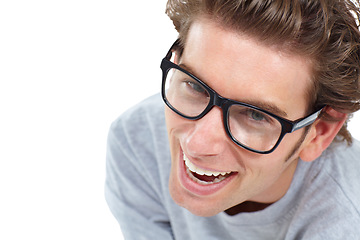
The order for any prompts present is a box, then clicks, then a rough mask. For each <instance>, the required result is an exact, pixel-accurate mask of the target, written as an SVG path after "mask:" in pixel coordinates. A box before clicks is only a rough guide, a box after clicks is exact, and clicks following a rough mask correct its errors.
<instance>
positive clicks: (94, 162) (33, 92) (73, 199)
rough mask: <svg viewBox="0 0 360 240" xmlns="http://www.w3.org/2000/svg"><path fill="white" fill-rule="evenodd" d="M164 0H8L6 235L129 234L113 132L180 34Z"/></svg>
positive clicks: (1, 31)
mask: <svg viewBox="0 0 360 240" xmlns="http://www.w3.org/2000/svg"><path fill="white" fill-rule="evenodd" d="M165 3H166V0H161V1H160V0H157V1H146V0H140V1H119V0H117V1H115V0H102V1H100V0H86V1H85V0H63V1H47V0H43V1H40V0H34V1H25V0H21V1H18V0H12V1H2V2H1V3H0V226H1V227H0V239H6V240H7V239H39V240H40V239H121V238H122V237H121V232H120V229H119V227H118V224H117V222H116V220H115V219H114V218H113V216H112V215H111V213H110V211H109V210H108V208H107V205H106V203H105V200H104V197H103V195H104V194H103V186H104V178H105V147H106V136H107V131H108V128H109V125H110V123H111V122H112V121H113V120H114V119H115V118H116V117H117V116H118V115H119V114H120V113H121V112H123V111H124V110H125V109H127V108H129V107H131V106H132V105H134V104H135V103H137V102H138V101H140V100H141V99H143V98H145V97H147V96H149V95H152V94H154V93H156V92H158V91H159V88H160V79H161V72H160V68H159V65H160V61H161V59H162V57H163V56H164V55H165V54H166V52H167V50H168V48H169V47H170V45H171V44H172V42H173V41H174V40H175V39H176V36H177V33H176V31H175V30H174V28H173V26H172V23H171V21H170V20H169V19H168V18H167V16H166V15H165V14H164V10H165ZM355 122H357V123H360V117H359V114H357V115H356V116H355V118H354V119H353V120H352V124H351V130H352V132H353V134H354V135H355V136H356V137H357V138H358V139H360V129H359V127H358V128H357V129H356V127H355Z"/></svg>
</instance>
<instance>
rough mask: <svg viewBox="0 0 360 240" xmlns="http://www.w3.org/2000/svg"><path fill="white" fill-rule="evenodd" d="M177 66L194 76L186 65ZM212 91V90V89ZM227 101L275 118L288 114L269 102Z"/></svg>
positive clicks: (284, 116)
mask: <svg viewBox="0 0 360 240" xmlns="http://www.w3.org/2000/svg"><path fill="white" fill-rule="evenodd" d="M178 66H179V67H181V68H183V69H185V70H186V71H188V72H189V73H191V74H192V75H194V76H196V75H195V74H194V71H193V69H192V68H191V67H190V66H188V65H186V64H184V63H180V64H179V65H178ZM196 77H197V76H196ZM201 81H203V80H201ZM203 82H204V81H203ZM204 83H205V84H206V85H208V84H207V83H206V82H204ZM208 87H209V85H208ZM209 88H210V87H209ZM213 90H214V89H213ZM214 91H215V90H214ZM215 92H216V91H215ZM219 95H220V94H219ZM220 96H221V95H220ZM229 100H232V101H236V102H241V103H246V104H249V105H251V106H254V107H257V108H260V109H262V110H265V111H267V112H270V113H272V114H275V115H277V116H279V117H282V118H286V117H288V114H287V113H286V112H285V111H284V110H282V109H280V108H279V107H277V106H276V105H275V104H273V103H270V102H263V101H257V100H242V101H237V100H233V99H229Z"/></svg>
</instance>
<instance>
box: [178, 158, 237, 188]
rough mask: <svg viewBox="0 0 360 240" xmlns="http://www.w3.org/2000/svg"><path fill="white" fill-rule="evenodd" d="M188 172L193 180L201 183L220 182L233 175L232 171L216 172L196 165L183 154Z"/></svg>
mask: <svg viewBox="0 0 360 240" xmlns="http://www.w3.org/2000/svg"><path fill="white" fill-rule="evenodd" d="M183 160H184V162H185V167H186V173H187V175H188V176H189V178H190V179H191V180H193V181H194V182H196V183H198V184H200V185H209V184H215V183H219V182H221V181H223V180H225V179H226V178H227V177H229V176H230V175H231V173H232V172H215V171H209V170H205V169H201V168H199V167H197V166H195V165H194V164H193V163H192V162H191V161H190V160H189V158H188V157H186V155H185V154H183Z"/></svg>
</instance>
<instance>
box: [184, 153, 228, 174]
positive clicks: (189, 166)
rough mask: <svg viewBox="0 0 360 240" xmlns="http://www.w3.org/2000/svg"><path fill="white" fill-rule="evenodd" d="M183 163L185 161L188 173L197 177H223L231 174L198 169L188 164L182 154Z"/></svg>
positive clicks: (190, 163) (187, 160)
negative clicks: (190, 172)
mask: <svg viewBox="0 0 360 240" xmlns="http://www.w3.org/2000/svg"><path fill="white" fill-rule="evenodd" d="M184 161H185V165H186V166H187V167H188V168H189V169H190V171H192V172H195V173H197V174H199V175H206V176H211V175H213V176H215V177H217V176H219V175H220V174H221V175H223V176H224V175H226V174H229V173H231V172H213V171H209V170H205V169H201V168H198V167H197V166H195V165H194V164H193V163H192V162H190V160H189V159H188V158H187V157H186V156H185V154H184Z"/></svg>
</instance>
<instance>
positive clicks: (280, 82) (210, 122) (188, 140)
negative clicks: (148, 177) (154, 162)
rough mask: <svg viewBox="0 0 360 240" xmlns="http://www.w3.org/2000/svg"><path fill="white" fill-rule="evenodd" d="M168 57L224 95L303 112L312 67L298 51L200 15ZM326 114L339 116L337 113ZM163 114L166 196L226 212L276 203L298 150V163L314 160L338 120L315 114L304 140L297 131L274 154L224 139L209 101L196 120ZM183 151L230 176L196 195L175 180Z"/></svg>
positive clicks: (203, 210) (294, 114)
mask: <svg viewBox="0 0 360 240" xmlns="http://www.w3.org/2000/svg"><path fill="white" fill-rule="evenodd" d="M176 61H177V63H178V64H184V65H185V66H187V67H188V68H189V69H188V70H190V71H191V72H192V73H193V74H194V75H196V76H197V77H199V78H200V79H201V80H203V81H204V82H206V83H207V84H208V85H209V86H210V87H211V88H213V89H214V90H215V91H217V92H218V93H219V94H220V95H222V96H224V97H226V98H231V99H234V100H237V101H242V102H247V103H260V104H268V105H269V104H270V105H273V106H276V107H277V108H279V109H280V110H281V111H282V112H284V114H286V116H284V117H286V118H287V119H290V120H296V119H299V118H301V117H304V116H305V115H306V109H307V105H308V102H307V95H306V93H307V90H308V88H309V87H310V86H311V74H312V72H311V70H312V69H311V64H310V61H308V59H306V58H304V57H300V56H292V55H289V54H286V53H284V52H281V51H280V50H279V49H277V48H275V47H269V46H264V45H261V44H260V43H259V42H258V41H256V40H255V39H253V38H250V37H248V36H245V35H241V34H239V33H236V32H233V31H229V30H227V29H224V28H222V27H220V26H218V25H217V24H215V23H214V22H212V21H211V20H207V19H205V18H201V19H198V20H196V21H195V22H194V23H193V24H192V26H191V28H190V30H189V33H188V36H187V39H186V44H185V49H184V53H183V55H182V57H181V59H179V58H178V60H176ZM255 105H256V104H255ZM329 112H330V113H331V114H333V115H336V114H337V115H336V116H338V117H340V118H342V119H344V120H345V117H346V116H345V115H344V114H341V113H338V112H336V111H335V110H332V109H330V110H329ZM165 116H166V124H167V130H168V135H169V142H170V150H171V158H172V167H171V172H170V179H169V190H170V194H171V196H172V198H173V199H174V201H175V202H176V203H177V204H179V205H180V206H183V207H185V208H186V209H188V210H189V211H190V212H192V213H193V214H195V215H199V216H213V215H215V214H217V213H219V212H222V211H226V210H228V211H227V212H228V213H229V214H236V213H238V212H241V211H256V210H260V209H263V208H264V207H266V206H268V204H271V203H273V202H276V201H278V200H279V199H280V198H281V197H283V196H284V194H285V193H286V191H287V190H288V188H289V186H290V184H291V181H292V178H293V175H294V172H295V169H296V166H297V163H298V159H299V156H300V157H302V159H303V160H305V161H312V160H314V159H316V157H318V156H319V155H321V153H322V151H323V150H324V149H325V148H326V147H327V146H328V145H329V144H330V143H331V141H332V140H333V138H334V137H335V135H336V133H337V131H338V130H339V128H340V127H341V125H342V123H343V121H342V122H341V121H339V122H338V123H326V122H323V121H321V120H318V121H317V122H316V123H315V124H313V125H312V127H311V129H310V130H309V132H308V134H307V135H306V137H305V139H304V138H303V134H304V130H303V129H301V130H298V131H296V132H293V133H291V134H287V135H285V137H284V139H283V140H282V142H281V143H280V145H279V146H278V148H277V149H276V150H275V151H274V152H272V153H271V154H266V155H262V154H256V153H253V152H250V151H247V150H245V149H242V148H241V147H239V146H237V145H236V144H234V143H233V142H232V141H231V140H230V138H229V137H228V136H227V135H226V132H225V130H224V127H223V122H222V121H223V120H222V112H221V109H219V108H217V107H215V108H213V109H212V110H211V111H210V112H209V113H208V114H207V115H206V116H205V117H203V118H201V119H199V120H197V121H192V120H187V119H184V118H182V117H180V116H178V115H177V114H176V113H174V112H172V111H171V110H170V109H168V108H166V109H165ZM299 141H300V143H299ZM183 154H185V155H186V156H187V157H188V158H189V159H190V161H191V162H192V163H193V164H194V165H196V166H197V167H200V168H203V169H207V170H212V171H219V172H229V171H231V172H233V174H232V176H231V178H229V180H228V181H227V182H226V184H223V185H222V186H221V188H220V189H218V190H217V191H215V192H214V193H212V194H199V193H197V192H195V191H192V189H189V188H188V187H187V186H186V184H184V182H183V180H182V179H184V178H186V173H185V172H184V171H183V170H182V168H181V164H183ZM249 201H251V202H252V204H251V208H250V207H248V205H249V204H248V202H249ZM244 202H245V203H244ZM242 203H243V204H242ZM257 203H258V206H257V205H256V204H257Z"/></svg>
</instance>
